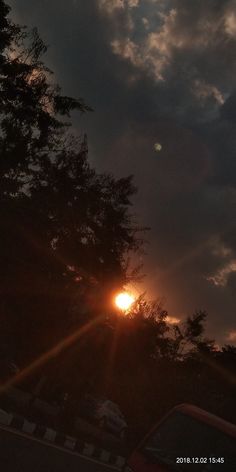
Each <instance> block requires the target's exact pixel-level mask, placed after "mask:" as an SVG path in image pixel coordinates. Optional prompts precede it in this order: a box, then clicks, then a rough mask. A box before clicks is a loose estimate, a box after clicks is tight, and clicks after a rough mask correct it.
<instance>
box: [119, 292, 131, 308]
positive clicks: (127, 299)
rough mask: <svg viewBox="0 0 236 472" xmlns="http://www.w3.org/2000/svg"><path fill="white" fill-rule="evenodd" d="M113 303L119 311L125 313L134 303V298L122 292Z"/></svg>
mask: <svg viewBox="0 0 236 472" xmlns="http://www.w3.org/2000/svg"><path fill="white" fill-rule="evenodd" d="M115 303H116V306H117V307H118V308H119V309H120V310H122V311H126V310H128V309H129V308H130V307H131V305H132V304H133V303H134V297H133V296H132V295H131V294H130V293H127V292H122V293H119V295H117V296H116V298H115Z"/></svg>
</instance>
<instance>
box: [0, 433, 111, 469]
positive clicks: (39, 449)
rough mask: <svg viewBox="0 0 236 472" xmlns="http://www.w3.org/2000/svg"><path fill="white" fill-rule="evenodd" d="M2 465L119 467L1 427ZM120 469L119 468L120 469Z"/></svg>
mask: <svg viewBox="0 0 236 472" xmlns="http://www.w3.org/2000/svg"><path fill="white" fill-rule="evenodd" d="M0 469H1V470H2V471H3V472H32V471H33V472H45V471H47V472H68V471H70V472H79V471H82V472H109V471H112V470H115V468H113V467H110V466H107V465H104V464H99V463H98V462H96V461H95V460H91V459H87V458H84V457H82V456H80V455H79V454H74V453H71V452H67V451H65V450H64V449H62V448H60V447H57V446H53V445H50V444H47V443H45V442H43V441H40V440H37V439H33V438H28V437H27V436H25V435H23V434H20V433H17V432H15V431H13V430H10V429H8V428H5V427H4V428H0ZM116 470H117V469H116Z"/></svg>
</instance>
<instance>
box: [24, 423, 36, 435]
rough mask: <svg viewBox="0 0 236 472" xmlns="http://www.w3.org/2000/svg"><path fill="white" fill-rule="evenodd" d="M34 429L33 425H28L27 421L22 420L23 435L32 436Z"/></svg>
mask: <svg viewBox="0 0 236 472" xmlns="http://www.w3.org/2000/svg"><path fill="white" fill-rule="evenodd" d="M35 429H36V424H35V423H30V422H29V421H27V420H24V424H23V428H22V431H24V433H28V434H33V432H34V430H35Z"/></svg>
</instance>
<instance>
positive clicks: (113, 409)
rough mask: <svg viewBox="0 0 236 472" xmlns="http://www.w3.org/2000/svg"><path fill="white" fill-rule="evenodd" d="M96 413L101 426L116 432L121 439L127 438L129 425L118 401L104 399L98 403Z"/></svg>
mask: <svg viewBox="0 0 236 472" xmlns="http://www.w3.org/2000/svg"><path fill="white" fill-rule="evenodd" d="M95 415H96V419H97V421H98V424H99V426H100V428H102V429H106V430H108V431H111V432H113V433H115V434H116V435H118V436H119V437H120V438H121V439H124V438H125V435H126V432H127V427H128V426H127V423H126V421H125V418H124V415H123V414H122V413H121V411H120V409H119V407H118V405H116V403H113V402H112V401H110V400H104V401H102V402H101V403H100V404H99V405H98V407H97V409H96V412H95Z"/></svg>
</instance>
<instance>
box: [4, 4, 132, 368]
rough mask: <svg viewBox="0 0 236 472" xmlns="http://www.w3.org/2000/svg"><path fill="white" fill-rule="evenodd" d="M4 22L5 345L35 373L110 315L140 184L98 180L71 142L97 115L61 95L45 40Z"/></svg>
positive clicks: (83, 142) (83, 146) (84, 153)
mask: <svg viewBox="0 0 236 472" xmlns="http://www.w3.org/2000/svg"><path fill="white" fill-rule="evenodd" d="M0 12H1V23H0V37H1V38H2V42H1V50H0V106H1V116H0V177H1V189H0V207H1V245H0V258H1V268H0V282H1V288H0V290H1V301H2V302H1V303H2V306H1V327H2V329H1V336H2V342H3V343H4V344H5V345H8V348H9V349H11V350H12V349H13V346H14V350H15V355H17V358H18V360H19V361H20V360H21V362H23V363H25V362H28V361H29V359H32V357H35V356H36V355H38V354H39V353H40V352H42V351H44V350H46V349H48V348H49V347H50V346H51V345H52V344H54V343H55V342H57V341H58V340H59V339H61V338H62V337H63V336H66V335H67V334H68V333H70V332H72V331H73V330H75V329H76V328H78V326H80V325H81V324H84V323H85V322H87V321H88V319H89V317H95V316H98V315H99V314H101V313H102V312H105V311H106V310H107V309H108V308H110V305H109V304H110V294H111V293H112V290H114V288H115V287H117V288H119V287H121V286H122V285H123V284H125V282H126V279H127V271H126V259H127V256H128V254H129V253H130V251H136V250H138V247H139V242H138V240H137V237H136V235H137V229H138V228H137V225H136V224H135V222H134V221H133V219H132V216H131V214H130V210H129V208H130V205H131V198H132V195H133V193H134V192H135V188H134V186H133V183H132V177H126V178H122V179H119V180H116V179H115V178H114V177H113V176H112V175H105V174H98V173H96V172H95V170H94V169H92V168H91V166H90V165H89V162H88V148H87V138H86V136H85V137H82V138H81V137H80V138H75V137H73V136H72V135H71V134H70V124H69V123H68V122H67V121H66V120H67V119H68V118H69V117H70V115H71V112H72V111H73V110H79V111H80V112H81V113H84V112H86V111H90V110H91V108H90V107H89V106H87V105H86V104H85V103H84V101H83V100H82V99H73V98H71V97H67V96H63V95H61V90H60V88H59V87H58V86H57V85H55V84H54V83H53V81H52V72H51V71H50V70H49V69H48V68H47V67H46V66H45V64H44V62H43V54H44V53H45V52H46V49H47V48H46V46H45V44H44V43H43V41H42V40H41V39H40V37H39V35H38V32H37V30H36V29H33V30H32V31H31V32H29V31H28V30H27V29H26V28H22V27H20V26H19V25H15V24H14V23H13V22H11V20H9V18H8V13H9V7H7V6H6V4H5V2H4V1H3V0H0ZM26 333H27V336H28V339H27V340H28V342H27V343H26Z"/></svg>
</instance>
